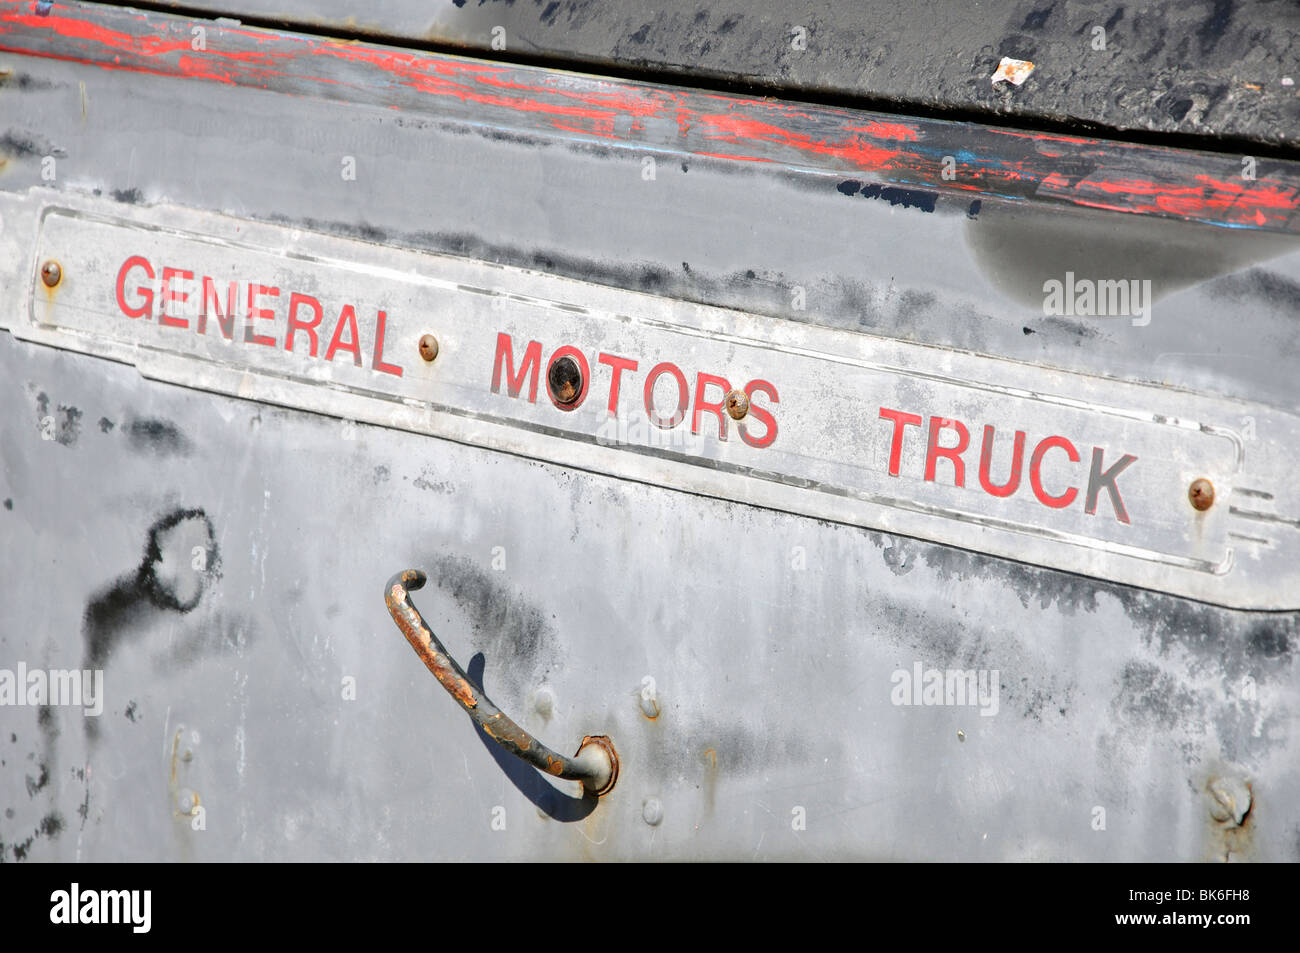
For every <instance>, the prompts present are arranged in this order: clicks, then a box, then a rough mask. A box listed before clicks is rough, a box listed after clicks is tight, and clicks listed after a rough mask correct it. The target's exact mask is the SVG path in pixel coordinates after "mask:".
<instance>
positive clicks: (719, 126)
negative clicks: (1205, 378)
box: [0, 0, 1300, 233]
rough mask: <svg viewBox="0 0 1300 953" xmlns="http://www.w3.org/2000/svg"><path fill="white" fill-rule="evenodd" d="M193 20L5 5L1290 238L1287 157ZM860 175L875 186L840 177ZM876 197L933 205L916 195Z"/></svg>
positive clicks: (13, 43)
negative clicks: (703, 87) (916, 114)
mask: <svg viewBox="0 0 1300 953" xmlns="http://www.w3.org/2000/svg"><path fill="white" fill-rule="evenodd" d="M192 29H193V28H192V27H191V25H190V24H189V22H188V21H185V20H182V19H178V18H175V17H167V16H160V15H157V14H147V13H139V12H136V11H129V10H123V11H117V10H112V9H104V8H99V7H94V6H89V7H86V8H77V7H73V8H65V7H54V8H52V9H51V10H50V11H49V12H46V13H35V12H33V11H32V5H31V3H30V2H29V0H3V2H2V3H0V51H5V52H23V53H29V54H32V55H36V56H48V57H55V58H59V59H66V60H71V61H75V62H79V63H92V64H93V63H98V64H101V65H104V66H106V67H110V68H112V69H114V70H131V71H137V72H142V73H146V74H149V75H153V76H170V77H177V78H181V77H184V78H189V79H195V80H200V81H203V82H207V83H222V84H233V85H239V86H245V87H251V88H255V89H265V88H268V87H274V88H276V89H279V90H281V91H283V92H286V93H292V94H295V95H298V96H308V97H312V98H318V99H325V100H329V101H335V102H347V103H352V104H367V105H380V106H385V107H389V108H400V107H399V104H398V102H397V101H396V97H395V93H397V92H399V91H404V90H405V91H410V92H413V93H415V94H416V95H415V96H414V98H413V101H412V102H411V103H410V105H409V106H408V107H407V108H408V109H409V110H410V111H412V112H414V113H417V114H418V113H424V114H433V115H436V116H437V118H438V119H440V120H442V121H446V120H449V119H450V120H456V119H459V120H462V121H472V122H475V123H478V124H487V125H491V126H495V127H497V128H499V129H511V130H516V131H527V132H546V133H550V134H556V133H559V134H562V135H564V136H565V137H566V138H571V137H576V138H578V139H580V140H586V141H590V142H592V143H595V144H609V143H616V144H617V145H618V146H619V147H621V148H641V149H648V150H653V151H654V152H664V151H670V152H674V153H684V154H687V155H693V156H714V157H721V158H726V159H731V160H733V161H739V162H761V163H772V164H776V165H779V166H783V167H786V168H799V169H803V170H809V171H815V172H821V173H825V174H826V175H838V176H840V177H841V181H838V182H837V183H835V184H836V187H837V188H839V189H840V191H841V192H843V193H844V194H846V195H853V194H855V193H859V192H861V194H864V195H866V194H871V195H878V194H880V189H881V187H880V185H879V184H872V183H873V182H874V183H882V182H884V183H891V184H897V185H900V186H905V187H912V188H920V189H941V190H944V191H948V192H953V193H959V194H960V193H969V194H970V198H977V197H978V196H980V195H983V196H998V197H1003V198H1018V199H1027V198H1033V199H1035V200H1037V201H1041V202H1055V201H1059V202H1062V203H1065V204H1074V205H1081V206H1086V207H1090V208H1100V209H1110V210H1116V211H1126V212H1135V213H1140V214H1150V215H1158V216H1167V217H1174V218H1181V219H1188V220H1193V221H1203V222H1209V223H1212V224H1220V225H1231V226H1237V227H1246V228H1261V229H1269V230H1277V231H1284V232H1290V233H1295V232H1300V172H1297V170H1296V167H1295V165H1294V164H1293V163H1288V162H1284V161H1277V160H1263V159H1261V160H1259V161H1258V162H1255V161H1254V160H1253V159H1252V162H1251V164H1250V166H1249V170H1248V171H1249V175H1248V176H1247V175H1245V174H1243V171H1244V168H1245V167H1244V166H1243V161H1242V157H1241V156H1238V155H1219V154H1214V153H1206V152H1184V151H1181V150H1173V149H1162V148H1152V147H1147V148H1141V147H1137V146H1134V145H1131V144H1121V143H1107V142H1105V141H1103V140H1098V139H1090V138H1086V137H1080V136H1068V135H1052V134H1046V133H1028V132H1022V131H1017V130H1008V129H995V128H980V127H973V126H970V125H967V124H965V123H955V122H945V121H937V120H915V119H913V120H905V119H904V120H900V119H899V118H898V117H896V116H891V115H887V114H871V113H865V114H864V113H857V112H851V111H848V110H843V109H834V108H830V107H820V106H813V105H808V104H785V103H780V102H772V101H768V100H762V99H754V98H749V97H737V96H727V95H723V94H720V93H705V92H696V91H692V90H688V89H682V88H674V87H662V86H650V85H647V84H644V83H634V82H629V81H622V80H610V79H596V78H591V77H582V76H579V75H575V74H568V73H554V72H548V71H546V70H541V69H537V68H529V67H521V66H506V65H494V64H490V63H484V62H481V61H474V60H466V59H462V58H458V57H451V56H431V55H426V54H420V53H414V52H410V51H406V50H398V49H392V48H386V47H379V46H368V45H365V44H361V43H344V42H328V41H327V42H321V41H318V40H315V39H312V38H309V37H305V36H300V35H295V34H290V33H281V32H274V31H267V30H257V29H247V28H243V27H237V26H229V25H219V24H210V25H205V27H204V29H205V31H206V32H205V33H204V38H203V49H202V50H201V51H196V50H195V48H194V47H195V37H194V35H193V33H192ZM854 175H859V176H860V175H869V176H871V178H872V182H868V183H863V182H861V181H855V180H853V179H848V180H843V177H844V176H854ZM864 185H865V186H866V187H865V188H864ZM883 197H884V198H886V199H887V200H889V201H891V202H893V203H895V204H897V203H899V202H902V203H904V204H911V203H916V204H919V205H921V206H923V207H930V208H932V207H933V199H932V197H931V196H927V195H911V194H909V193H907V192H906V191H904V192H889V191H886V192H885V193H884V195H883Z"/></svg>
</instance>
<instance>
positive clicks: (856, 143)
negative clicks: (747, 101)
mask: <svg viewBox="0 0 1300 953" xmlns="http://www.w3.org/2000/svg"><path fill="white" fill-rule="evenodd" d="M683 118H685V117H684V116H679V117H678V125H679V127H680V128H682V131H683V133H685V131H686V128H689V127H686V126H683V125H682V120H683ZM690 119H691V121H692V125H693V126H694V128H693V130H692V131H696V132H698V134H700V135H702V136H703V138H705V139H708V140H710V141H715V142H730V143H746V144H748V143H754V142H766V143H771V144H772V145H779V146H786V147H788V148H792V149H798V150H799V151H801V152H811V153H815V154H817V155H823V156H829V157H831V158H835V159H844V160H847V161H848V162H849V163H851V164H852V165H853V166H854V167H855V169H858V170H862V171H878V170H881V169H884V168H886V167H888V166H889V164H890V163H891V161H892V160H893V159H895V158H896V157H897V156H898V154H899V150H898V149H886V148H882V147H880V146H877V145H873V144H871V143H869V142H867V141H865V140H862V139H846V140H843V141H840V142H830V141H827V140H823V139H814V138H812V137H811V136H808V135H804V134H802V133H797V132H792V131H791V130H789V129H785V128H782V127H781V126H777V125H773V124H772V123H768V122H763V121H762V120H760V119H753V118H750V117H748V116H741V115H734V114H733V115H723V114H715V115H707V114H704V115H702V114H699V113H695V114H692V115H691V116H690Z"/></svg>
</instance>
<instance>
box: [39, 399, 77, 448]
mask: <svg viewBox="0 0 1300 953" xmlns="http://www.w3.org/2000/svg"><path fill="white" fill-rule="evenodd" d="M57 413H58V414H62V415H63V419H62V420H61V421H60V420H59V419H58V416H57V415H55V416H54V423H55V431H54V441H55V443H58V444H61V445H62V446H65V447H71V446H72V445H73V444H75V443H76V442H77V437H79V436H80V435H81V411H80V410H78V409H77V408H76V407H71V406H68V405H66V404H59V405H58V411H57ZM50 416H51V414H50V398H49V395H48V394H46V393H45V392H44V391H42V392H41V393H39V394H37V395H36V430H37V432H38V433H40V435H41V437H42V439H44V438H45V418H46V417H50Z"/></svg>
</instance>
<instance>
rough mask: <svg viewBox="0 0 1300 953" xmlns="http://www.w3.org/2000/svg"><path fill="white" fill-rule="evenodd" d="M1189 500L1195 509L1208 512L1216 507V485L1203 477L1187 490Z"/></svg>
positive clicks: (1194, 481) (1193, 482)
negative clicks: (1212, 507)
mask: <svg viewBox="0 0 1300 953" xmlns="http://www.w3.org/2000/svg"><path fill="white" fill-rule="evenodd" d="M1187 499H1188V500H1190V501H1191V504H1192V508H1193V509H1197V510H1208V509H1209V508H1210V507H1211V506H1213V505H1214V484H1213V483H1211V482H1210V481H1209V480H1206V479H1205V478H1203V477H1202V478H1201V479H1199V480H1193V481H1192V485H1191V486H1190V487H1188V488H1187Z"/></svg>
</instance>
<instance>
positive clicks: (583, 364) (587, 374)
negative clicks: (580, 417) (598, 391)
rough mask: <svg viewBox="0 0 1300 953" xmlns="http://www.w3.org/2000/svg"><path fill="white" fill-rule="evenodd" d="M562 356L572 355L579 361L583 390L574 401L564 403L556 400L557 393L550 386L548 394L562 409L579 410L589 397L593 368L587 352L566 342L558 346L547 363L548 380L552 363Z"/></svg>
mask: <svg viewBox="0 0 1300 953" xmlns="http://www.w3.org/2000/svg"><path fill="white" fill-rule="evenodd" d="M562 357H571V358H573V359H574V360H575V361H577V362H578V373H579V374H581V375H582V390H581V391H579V392H578V396H577V398H576V399H575V400H574V401H573V402H572V403H568V404H562V403H560V402H559V401H558V400H556V399H555V395H554V394H552V393H551V389H550V388H549V387H547V388H546V396H547V397H550V398H551V403H552V404H554V405H555V406H556V407H558V408H560V410H565V411H568V410H577V409H578V408H579V407H581V406H582V402H583V401H584V400H586V399H587V391H589V390H591V368H590V366H589V365H588V364H587V357H586V355H585V354H583V353H582V352H581V351H579V350H578V349H577V348H576V347H569V345H567V344H566V345H565V346H564V347H558V348H556V349H555V353H554V354H552V355H551V360H550V362H549V363H548V364H547V365H546V378H547V380H550V376H551V365H552V364H554V363H555V362H556V361H558V360H559V359H560V358H562Z"/></svg>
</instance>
